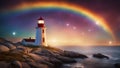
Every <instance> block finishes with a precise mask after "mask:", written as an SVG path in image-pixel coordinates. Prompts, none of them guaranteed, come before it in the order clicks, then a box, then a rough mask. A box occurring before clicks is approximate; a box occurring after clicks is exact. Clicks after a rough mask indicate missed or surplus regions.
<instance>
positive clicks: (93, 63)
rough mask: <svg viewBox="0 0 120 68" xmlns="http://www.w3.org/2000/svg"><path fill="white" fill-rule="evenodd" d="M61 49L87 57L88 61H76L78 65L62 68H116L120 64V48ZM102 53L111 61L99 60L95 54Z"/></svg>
mask: <svg viewBox="0 0 120 68" xmlns="http://www.w3.org/2000/svg"><path fill="white" fill-rule="evenodd" d="M59 48H60V49H63V50H68V51H74V52H78V53H81V54H84V55H87V56H88V57H89V58H87V59H76V60H77V63H72V64H65V65H63V66H62V68H114V64H115V63H120V46H59ZM96 53H101V54H104V55H106V56H108V57H109V58H110V59H97V58H94V57H92V55H93V54H96Z"/></svg>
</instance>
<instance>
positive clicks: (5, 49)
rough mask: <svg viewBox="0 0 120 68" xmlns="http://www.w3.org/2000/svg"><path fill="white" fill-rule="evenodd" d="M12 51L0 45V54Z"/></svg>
mask: <svg viewBox="0 0 120 68" xmlns="http://www.w3.org/2000/svg"><path fill="white" fill-rule="evenodd" d="M9 50H10V49H9V48H8V47H6V46H4V45H0V52H8V51H9Z"/></svg>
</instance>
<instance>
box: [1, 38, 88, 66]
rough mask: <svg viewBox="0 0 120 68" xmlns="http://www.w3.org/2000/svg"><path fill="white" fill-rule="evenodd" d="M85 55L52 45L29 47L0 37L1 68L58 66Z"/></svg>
mask: <svg viewBox="0 0 120 68" xmlns="http://www.w3.org/2000/svg"><path fill="white" fill-rule="evenodd" d="M74 58H81V59H85V58H88V57H87V56H86V55H83V54H79V53H76V52H72V51H64V50H61V49H58V48H53V47H31V46H24V45H22V44H21V43H12V42H10V41H8V40H5V39H3V38H0V67H1V68H60V66H62V65H63V64H65V63H75V62H76V60H75V59H74Z"/></svg>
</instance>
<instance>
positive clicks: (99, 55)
mask: <svg viewBox="0 0 120 68" xmlns="http://www.w3.org/2000/svg"><path fill="white" fill-rule="evenodd" d="M93 57H95V58H99V59H104V58H105V59H109V57H108V56H105V55H103V54H101V53H98V54H93Z"/></svg>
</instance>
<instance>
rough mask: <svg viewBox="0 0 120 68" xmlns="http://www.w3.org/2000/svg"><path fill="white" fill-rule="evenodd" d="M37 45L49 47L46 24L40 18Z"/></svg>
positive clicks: (37, 28)
mask: <svg viewBox="0 0 120 68" xmlns="http://www.w3.org/2000/svg"><path fill="white" fill-rule="evenodd" d="M35 45H37V46H47V42H46V27H45V24H44V19H43V18H42V17H40V18H39V19H38V23H37V27H36V40H35Z"/></svg>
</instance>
